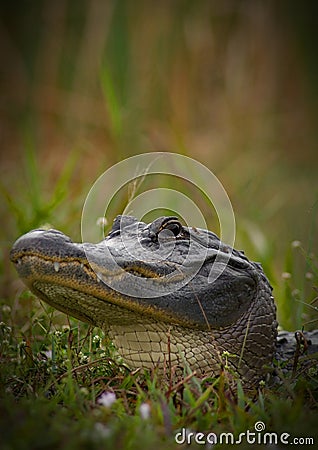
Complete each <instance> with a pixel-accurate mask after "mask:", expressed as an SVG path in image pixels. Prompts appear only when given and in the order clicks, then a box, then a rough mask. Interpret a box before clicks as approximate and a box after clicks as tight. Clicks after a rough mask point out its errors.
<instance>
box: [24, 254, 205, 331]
mask: <svg viewBox="0 0 318 450" xmlns="http://www.w3.org/2000/svg"><path fill="white" fill-rule="evenodd" d="M20 259H22V260H23V259H26V260H28V261H29V264H30V267H31V268H32V271H31V272H30V273H29V274H28V276H27V277H25V278H24V281H25V283H26V284H27V285H28V286H29V287H30V289H31V290H32V288H33V284H34V283H36V282H41V283H43V284H47V285H48V284H52V285H59V286H64V287H66V288H71V289H73V290H74V291H77V292H81V293H83V294H87V295H90V296H93V297H95V298H96V299H99V300H100V301H101V302H103V301H104V302H107V303H111V304H114V305H117V306H119V307H121V308H125V309H126V310H127V309H128V310H130V311H135V312H136V313H139V314H141V315H145V316H150V317H153V318H155V319H156V320H158V321H163V322H166V323H167V322H168V323H174V324H179V325H182V326H191V327H195V326H194V325H193V324H192V323H190V321H189V322H188V321H186V320H185V319H180V318H178V317H175V316H173V315H172V314H169V313H168V312H166V311H164V310H161V309H158V308H156V307H154V306H153V305H151V304H149V305H147V304H141V303H137V302H135V301H132V299H131V298H129V297H127V298H125V297H123V296H122V295H121V294H120V293H119V292H117V291H115V290H113V289H111V288H110V287H107V284H105V283H101V282H100V281H101V280H100V278H99V277H98V276H97V274H96V273H95V272H94V271H93V270H92V268H91V266H90V264H89V263H88V262H87V261H85V263H83V261H82V260H80V259H79V258H77V259H76V258H68V260H66V258H56V259H53V258H47V257H43V255H41V256H35V255H34V253H33V254H32V256H31V255H26V254H24V256H23V257H22V258H20ZM57 259H58V260H59V270H58V272H57V271H56V270H54V265H53V264H54V262H56V260H57ZM32 260H33V261H32ZM46 264H49V265H50V266H49V267H50V272H48V273H46V272H45V268H44V267H43V266H44V265H46ZM70 264H73V265H74V264H75V265H77V266H81V269H82V270H83V271H84V272H85V273H86V274H87V275H88V280H87V279H86V280H84V279H79V278H76V277H70V274H69V270H67V272H65V273H63V269H65V268H69V267H70ZM52 268H53V270H52ZM38 269H39V270H38ZM110 273H112V272H110ZM124 274H125V272H124V271H121V276H123V275H124ZM37 295H38V294H37ZM46 301H47V299H46ZM54 301H55V302H57V299H56V300H54ZM54 306H55V307H56V305H54ZM101 307H102V305H101ZM195 328H197V327H195Z"/></svg>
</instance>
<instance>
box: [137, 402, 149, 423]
mask: <svg viewBox="0 0 318 450" xmlns="http://www.w3.org/2000/svg"><path fill="white" fill-rule="evenodd" d="M139 412H140V416H141V418H142V419H143V420H148V419H149V417H150V405H149V403H142V404H141V405H140V408H139Z"/></svg>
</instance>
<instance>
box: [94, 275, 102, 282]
mask: <svg viewBox="0 0 318 450" xmlns="http://www.w3.org/2000/svg"><path fill="white" fill-rule="evenodd" d="M96 277H97V283H99V282H100V281H101V280H102V278H103V275H102V274H101V273H96Z"/></svg>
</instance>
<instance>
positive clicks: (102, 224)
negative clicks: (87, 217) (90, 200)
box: [96, 217, 108, 228]
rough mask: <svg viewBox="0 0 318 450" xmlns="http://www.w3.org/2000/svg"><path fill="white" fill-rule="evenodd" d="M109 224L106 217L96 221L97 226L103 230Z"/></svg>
mask: <svg viewBox="0 0 318 450" xmlns="http://www.w3.org/2000/svg"><path fill="white" fill-rule="evenodd" d="M107 223H108V221H107V219H106V217H99V218H98V219H97V220H96V225H97V226H98V227H101V228H103V227H106V225H107Z"/></svg>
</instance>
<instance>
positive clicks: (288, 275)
mask: <svg viewBox="0 0 318 450" xmlns="http://www.w3.org/2000/svg"><path fill="white" fill-rule="evenodd" d="M282 278H283V279H284V280H289V278H291V273H289V272H283V273H282Z"/></svg>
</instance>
